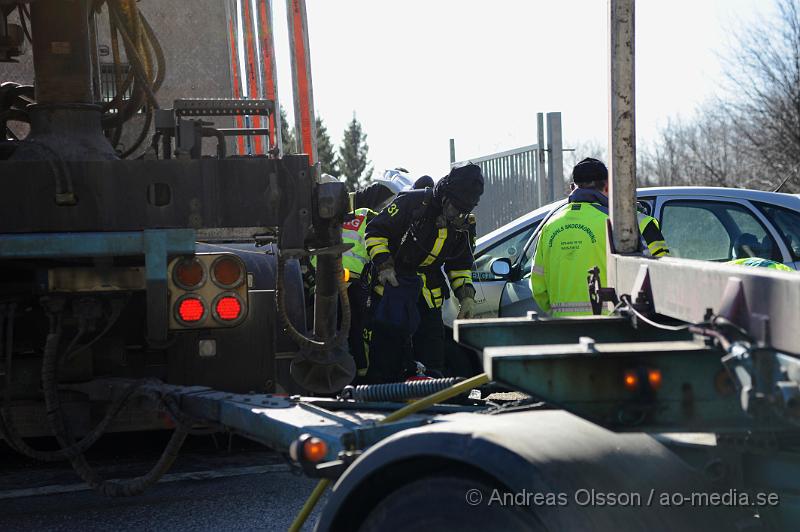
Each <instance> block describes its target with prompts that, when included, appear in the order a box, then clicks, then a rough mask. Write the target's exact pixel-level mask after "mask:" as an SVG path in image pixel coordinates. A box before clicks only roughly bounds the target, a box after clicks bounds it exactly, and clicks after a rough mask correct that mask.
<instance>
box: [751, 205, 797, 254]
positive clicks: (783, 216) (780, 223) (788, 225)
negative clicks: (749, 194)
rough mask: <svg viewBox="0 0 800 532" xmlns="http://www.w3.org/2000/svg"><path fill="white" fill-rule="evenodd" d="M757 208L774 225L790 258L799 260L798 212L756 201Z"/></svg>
mask: <svg viewBox="0 0 800 532" xmlns="http://www.w3.org/2000/svg"><path fill="white" fill-rule="evenodd" d="M757 205H758V208H759V209H761V212H763V213H764V215H765V216H766V217H767V218H769V219H770V220H771V221H772V223H773V224H774V225H775V228H776V229H777V230H778V232H779V233H780V235H781V238H783V241H784V243H785V244H786V247H787V248H789V253H790V254H791V255H792V260H794V261H797V260H800V214H798V213H797V212H796V211H793V210H790V209H786V208H783V207H776V206H775V205H767V204H765V203H758V204H757Z"/></svg>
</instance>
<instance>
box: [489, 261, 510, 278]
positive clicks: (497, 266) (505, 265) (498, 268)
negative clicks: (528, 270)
mask: <svg viewBox="0 0 800 532" xmlns="http://www.w3.org/2000/svg"><path fill="white" fill-rule="evenodd" d="M489 270H491V272H492V273H493V274H494V275H496V276H497V277H508V275H509V274H510V273H511V261H510V260H508V259H507V258H505V257H502V258H499V259H494V260H493V261H492V264H491V265H489Z"/></svg>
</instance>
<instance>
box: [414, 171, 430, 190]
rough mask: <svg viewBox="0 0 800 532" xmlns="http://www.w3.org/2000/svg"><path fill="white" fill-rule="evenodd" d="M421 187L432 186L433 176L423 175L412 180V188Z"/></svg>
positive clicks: (419, 188)
mask: <svg viewBox="0 0 800 532" xmlns="http://www.w3.org/2000/svg"><path fill="white" fill-rule="evenodd" d="M423 188H433V178H432V177H431V176H429V175H424V176H422V177H420V178H419V179H417V180H416V181H414V190H422V189H423Z"/></svg>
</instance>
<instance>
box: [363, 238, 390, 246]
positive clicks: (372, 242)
mask: <svg viewBox="0 0 800 532" xmlns="http://www.w3.org/2000/svg"><path fill="white" fill-rule="evenodd" d="M366 243H367V246H368V247H369V246H374V245H376V244H388V243H389V239H388V238H387V237H385V236H371V237H369V238H368V239H367V240H366Z"/></svg>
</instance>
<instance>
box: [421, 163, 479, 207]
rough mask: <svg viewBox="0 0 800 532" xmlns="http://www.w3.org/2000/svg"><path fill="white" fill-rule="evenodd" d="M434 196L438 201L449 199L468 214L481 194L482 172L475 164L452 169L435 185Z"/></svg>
mask: <svg viewBox="0 0 800 532" xmlns="http://www.w3.org/2000/svg"><path fill="white" fill-rule="evenodd" d="M433 190H434V196H436V197H437V198H438V199H439V201H442V200H444V199H445V198H447V199H449V200H450V201H451V202H452V203H453V205H454V206H455V207H456V208H458V209H460V210H462V211H464V212H468V211H471V210H472V209H474V208H475V206H476V205H477V204H478V201H479V200H480V199H481V195H482V194H483V172H482V171H481V167H480V166H478V165H477V164H472V163H468V164H465V165H464V166H459V167H458V168H453V169H452V170H450V173H449V174H447V175H446V176H444V177H443V178H442V179H440V180H439V182H438V183H436V187H435V188H434V189H433Z"/></svg>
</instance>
